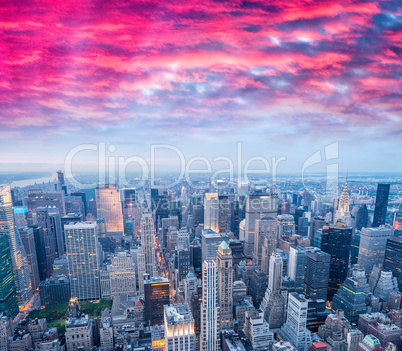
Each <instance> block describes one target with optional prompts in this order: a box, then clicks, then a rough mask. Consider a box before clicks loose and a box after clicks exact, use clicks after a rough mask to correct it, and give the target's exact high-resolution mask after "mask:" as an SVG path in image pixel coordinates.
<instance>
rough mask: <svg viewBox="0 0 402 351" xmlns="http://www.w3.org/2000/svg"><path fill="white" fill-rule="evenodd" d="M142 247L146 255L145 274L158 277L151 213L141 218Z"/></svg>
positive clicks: (144, 214)
mask: <svg viewBox="0 0 402 351" xmlns="http://www.w3.org/2000/svg"><path fill="white" fill-rule="evenodd" d="M141 245H142V247H143V250H144V254H145V272H146V273H148V274H149V275H150V276H151V277H156V276H157V268H156V258H155V226H154V221H153V219H152V215H151V213H149V212H146V213H143V215H142V218H141Z"/></svg>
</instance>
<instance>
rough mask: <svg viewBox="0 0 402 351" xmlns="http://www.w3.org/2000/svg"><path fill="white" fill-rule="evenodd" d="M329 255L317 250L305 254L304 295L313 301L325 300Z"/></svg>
mask: <svg viewBox="0 0 402 351" xmlns="http://www.w3.org/2000/svg"><path fill="white" fill-rule="evenodd" d="M330 264H331V255H329V254H327V253H326V252H324V251H321V250H320V249H318V248H314V249H309V250H307V252H306V273H305V276H304V294H305V295H306V296H307V297H308V298H311V299H313V300H326V299H327V295H328V278H329V270H330Z"/></svg>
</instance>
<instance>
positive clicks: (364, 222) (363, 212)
mask: <svg viewBox="0 0 402 351" xmlns="http://www.w3.org/2000/svg"><path fill="white" fill-rule="evenodd" d="M368 218H369V217H368V210H367V205H366V204H364V205H361V206H360V207H359V210H358V211H357V214H356V224H355V227H356V229H357V230H362V228H367V226H368Z"/></svg>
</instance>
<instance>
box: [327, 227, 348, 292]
mask: <svg viewBox="0 0 402 351" xmlns="http://www.w3.org/2000/svg"><path fill="white" fill-rule="evenodd" d="M351 240H352V228H351V227H348V226H345V225H336V226H335V225H334V226H325V227H323V228H322V236H321V250H322V251H324V252H326V253H328V254H330V255H331V264H330V271H329V284H328V300H332V297H333V296H334V294H335V293H336V291H337V290H338V289H339V287H340V286H341V285H342V284H343V282H344V281H345V279H346V277H347V272H348V264H349V254H350V244H351Z"/></svg>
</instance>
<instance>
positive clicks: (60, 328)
mask: <svg viewBox="0 0 402 351" xmlns="http://www.w3.org/2000/svg"><path fill="white" fill-rule="evenodd" d="M47 327H48V328H49V329H50V328H57V333H58V334H59V335H64V334H65V332H66V321H65V320H64V319H61V320H59V321H53V322H50V323H48V324H47Z"/></svg>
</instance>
